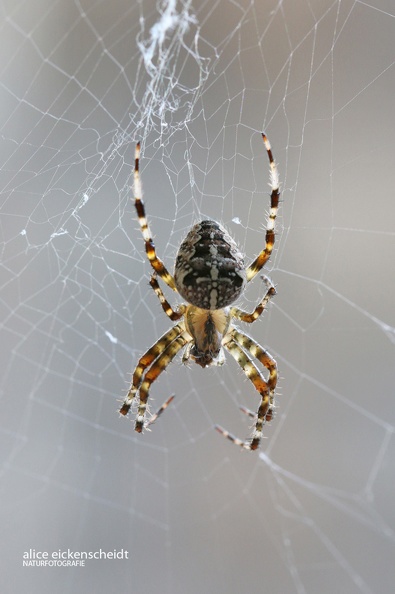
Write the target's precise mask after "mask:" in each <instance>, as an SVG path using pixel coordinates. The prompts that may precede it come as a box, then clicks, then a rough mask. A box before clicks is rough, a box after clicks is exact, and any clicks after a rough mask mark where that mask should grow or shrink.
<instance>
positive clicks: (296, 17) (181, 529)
mask: <svg viewBox="0 0 395 594" xmlns="http://www.w3.org/2000/svg"><path fill="white" fill-rule="evenodd" d="M0 6H1V40H2V41H1V43H2V52H1V58H0V60H1V85H0V93H1V122H2V123H1V144H0V146H1V163H2V167H1V188H2V191H1V204H2V206H1V229H0V230H1V249H2V252H1V254H2V260H1V261H2V264H1V284H2V292H1V302H0V303H1V312H2V314H1V336H2V338H1V349H2V365H1V367H2V373H1V437H2V447H1V452H2V467H1V468H2V483H1V490H0V495H1V500H0V501H1V505H0V510H1V517H2V529H1V533H2V545H3V551H2V553H1V557H0V560H1V561H0V563H1V575H2V580H3V582H5V585H3V587H2V591H3V592H10V593H19V592H29V593H36V592H37V593H38V592H40V593H45V594H46V593H50V592H57V593H59V594H63V593H71V592H73V593H78V594H80V593H81V594H82V593H85V592H93V591H95V592H100V593H107V592H115V591H117V592H121V593H126V592H133V593H134V592H136V593H138V592H148V593H151V592H157V591H160V592H164V593H166V594H167V593H169V594H170V593H175V594H178V593H181V592H188V593H190V594H198V593H201V592H210V593H211V592H212V593H217V592H229V593H230V594H236V593H238V592H242V591H243V592H252V591H258V592H267V593H270V594H284V593H290V594H291V593H298V594H305V593H306V594H307V593H308V594H316V593H317V592H320V593H328V594H331V593H334V592H336V593H344V594H357V593H358V594H360V593H364V594H368V593H380V594H383V593H384V594H387V593H390V592H393V591H394V581H395V580H394V578H395V575H394V573H395V565H394V552H395V551H394V548H395V547H394V540H395V538H394V529H395V512H394V504H393V501H394V484H395V465H394V459H395V439H394V428H395V407H394V404H393V402H394V388H393V386H394V380H395V365H394V340H395V333H394V326H395V313H394V288H395V275H394V269H393V268H394V253H395V252H394V248H395V201H394V187H395V167H394V142H393V135H394V125H395V117H394V105H393V101H394V99H393V98H394V91H395V79H394V39H395V19H394V16H395V12H394V6H393V3H391V2H388V1H385V0H372V1H371V2H369V3H362V2H355V1H354V0H352V1H351V0H343V1H328V0H321V1H319V0H311V1H307V0H300V1H298V2H294V1H291V0H284V1H283V2H278V1H269V0H260V1H255V2H250V1H247V0H241V2H233V1H230V0H217V1H214V2H212V1H210V2H209V1H202V2H198V1H197V0H193V1H192V2H187V1H186V0H184V1H183V2H180V1H178V2H175V1H174V2H170V1H169V2H163V3H160V2H158V3H155V2H154V1H151V0H143V1H140V2H133V1H131V0H115V1H114V0H112V1H111V2H110V1H108V0H107V1H98V0H97V1H84V0H81V1H70V0H69V1H67V0H58V1H55V2H54V1H53V0H35V1H34V2H29V1H27V0H23V1H17V2H15V1H12V2H8V1H7V2H6V1H5V0H2V2H0ZM263 129H264V130H265V131H266V132H267V134H268V136H269V138H270V141H271V143H272V147H273V152H274V155H275V158H276V160H277V162H278V167H279V172H280V178H281V184H282V186H281V187H282V203H281V208H280V213H279V218H278V221H277V237H276V248H275V251H274V253H273V257H272V259H271V261H270V262H269V265H268V266H267V267H266V273H267V274H270V276H271V278H272V280H273V282H274V283H275V284H276V286H277V291H278V295H277V296H276V298H275V300H273V302H272V304H271V305H270V307H268V310H267V311H266V312H265V314H264V316H262V318H261V319H260V320H259V321H257V322H256V323H255V324H253V325H252V326H251V327H249V328H246V331H247V332H249V333H250V334H251V335H252V336H253V337H254V338H255V339H256V340H257V341H259V342H260V343H261V344H263V345H265V346H266V347H267V348H268V349H269V350H270V352H271V353H272V354H273V356H274V357H275V358H276V359H277V362H278V365H279V370H280V380H279V389H278V398H277V405H278V408H277V415H276V418H275V419H274V421H273V422H272V423H271V424H270V425H268V426H266V428H265V439H264V440H263V443H262V447H261V450H260V452H255V453H252V452H246V451H242V450H240V449H239V448H237V447H235V446H234V445H232V444H231V443H230V442H229V441H227V440H225V439H223V438H221V436H219V435H218V433H216V432H215V431H214V430H213V426H214V424H215V423H219V424H221V425H222V426H224V427H226V428H227V429H229V430H230V431H232V432H234V433H235V434H236V435H238V436H239V437H243V438H245V437H248V436H249V435H250V425H251V420H250V419H248V418H246V417H245V416H244V415H242V414H241V413H240V412H239V410H238V405H239V404H243V405H246V406H248V407H249V408H252V409H256V408H257V405H258V400H259V399H258V396H257V394H256V392H255V391H254V389H253V386H252V385H251V384H250V382H248V381H247V379H246V378H245V377H244V375H243V374H242V372H241V371H240V369H238V366H237V365H236V363H235V361H234V360H233V359H231V357H229V356H228V357H227V363H226V365H225V366H224V367H223V368H213V369H208V370H203V369H201V368H199V367H198V366H197V365H190V366H189V367H186V366H183V365H182V364H181V360H180V357H179V358H178V359H177V360H176V361H175V362H174V363H173V364H172V365H171V366H170V367H169V368H168V370H167V372H166V373H164V374H163V375H162V376H161V377H160V378H159V380H158V381H157V383H156V384H155V385H154V386H153V388H152V391H151V403H152V408H153V410H154V409H155V408H156V407H158V406H159V405H160V404H161V403H162V402H163V401H164V400H166V398H167V397H168V396H169V395H170V394H173V393H174V394H176V399H175V400H174V402H173V403H172V404H171V407H169V408H168V409H167V410H166V412H165V414H164V415H163V416H162V417H161V419H160V420H159V421H158V422H157V423H156V424H155V425H154V426H152V428H151V429H152V431H150V432H149V431H147V432H145V434H144V435H142V436H141V435H137V434H136V433H135V432H134V431H133V424H132V420H131V419H124V418H119V415H118V413H117V408H119V405H120V401H121V399H122V396H123V395H124V394H125V391H126V389H127V385H128V381H129V379H130V374H131V371H132V369H133V367H134V365H135V364H136V362H137V360H138V357H139V356H140V355H141V354H142V353H143V352H144V351H145V350H146V349H147V348H148V347H149V346H151V344H152V343H153V342H154V341H155V340H156V338H157V337H159V336H160V334H161V333H163V332H165V331H166V329H168V328H169V327H170V325H171V322H170V320H168V319H167V318H166V316H165V315H164V313H163V312H162V310H161V308H160V304H159V302H158V301H157V298H156V297H155V295H154V294H153V292H152V291H151V289H150V288H149V286H148V278H149V274H150V267H149V265H148V263H147V262H146V259H145V255H144V247H143V242H142V239H141V234H140V231H139V228H138V224H137V221H136V217H135V212H134V207H133V203H132V201H131V199H130V198H131V196H132V190H131V184H132V166H133V159H134V146H135V143H136V141H137V140H139V139H140V140H141V141H142V147H143V153H142V161H141V175H142V182H143V187H144V197H145V202H146V207H147V211H148V214H149V219H150V223H151V227H152V231H153V233H154V236H155V241H156V245H157V249H158V252H159V254H160V255H161V257H162V258H163V259H164V260H165V262H166V264H167V265H168V267H169V268H170V269H172V261H173V259H174V256H175V253H176V250H177V247H178V245H179V243H180V241H181V240H182V238H183V237H184V236H185V234H186V232H187V231H188V229H189V227H190V226H191V225H192V224H193V223H194V222H196V221H197V220H199V218H200V217H210V218H214V219H217V220H219V221H221V222H222V223H223V224H225V225H226V227H227V229H228V230H229V231H230V232H231V233H232V235H233V236H234V237H235V239H236V240H237V242H238V243H239V245H240V247H241V248H242V250H243V251H244V252H245V254H246V258H247V262H248V261H250V260H251V259H252V258H253V257H254V255H256V254H257V253H258V252H259V250H260V249H262V246H263V241H264V228H265V221H266V215H267V211H268V208H269V198H268V195H269V186H268V182H269V168H268V160H267V155H266V152H265V149H264V147H263V144H262V140H261V137H260V132H261V130H263ZM262 291H263V288H262V285H261V282H260V281H259V279H256V280H255V282H254V283H252V286H251V287H249V289H248V291H247V292H246V294H245V295H244V296H243V299H242V300H241V302H240V304H241V305H243V306H244V307H245V308H246V309H249V310H252V309H253V308H254V306H255V304H256V302H257V301H258V299H259V296H260V295H262ZM166 294H167V296H168V297H169V298H170V299H171V301H172V303H173V304H175V303H176V302H177V298H176V297H175V295H174V294H169V292H166ZM30 548H32V549H33V548H34V549H36V550H40V551H48V552H49V553H51V552H53V551H58V550H59V549H60V550H67V549H71V550H73V551H97V550H99V549H102V550H105V551H107V550H113V549H117V550H119V549H122V548H123V549H125V550H127V551H128V552H129V556H130V558H129V560H118V561H110V560H108V561H104V560H101V561H87V563H86V566H85V567H76V568H67V567H65V568H55V567H52V568H48V567H47V568H32V567H22V557H23V553H24V552H25V551H28V550H29V549H30Z"/></svg>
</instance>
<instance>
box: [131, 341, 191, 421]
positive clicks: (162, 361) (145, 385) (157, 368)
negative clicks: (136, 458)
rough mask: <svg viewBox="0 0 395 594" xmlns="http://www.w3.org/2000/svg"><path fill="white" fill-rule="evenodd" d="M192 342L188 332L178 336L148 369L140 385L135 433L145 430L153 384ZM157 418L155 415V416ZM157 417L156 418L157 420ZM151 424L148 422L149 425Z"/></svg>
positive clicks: (165, 405) (165, 406)
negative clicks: (146, 414) (189, 341)
mask: <svg viewBox="0 0 395 594" xmlns="http://www.w3.org/2000/svg"><path fill="white" fill-rule="evenodd" d="M188 340H190V337H189V335H188V333H187V332H184V333H183V334H181V335H180V336H178V337H177V338H176V339H175V340H173V342H172V343H170V344H169V346H168V347H167V348H166V349H165V351H164V352H163V353H162V354H161V355H160V356H159V357H158V358H157V359H156V360H155V361H154V362H153V364H152V365H151V367H150V368H149V369H148V371H147V373H146V374H145V376H144V379H143V381H142V382H141V385H140V402H139V407H138V411H137V417H136V422H135V425H134V429H135V431H137V432H138V433H141V432H142V430H143V428H144V418H145V412H146V410H147V401H148V395H149V390H150V387H151V384H153V382H154V381H155V380H156V379H157V378H158V376H159V375H160V374H161V373H162V371H164V370H165V369H166V367H167V366H168V365H169V363H170V362H171V361H172V360H173V359H174V357H175V356H176V355H177V353H178V352H179V351H180V350H181V349H182V347H183V346H185V345H186V343H187V342H188ZM168 404H169V400H167V401H166V402H165V404H164V405H162V407H161V408H160V409H159V411H158V413H157V417H158V416H159V414H161V412H163V410H164V409H165V408H167V406H168ZM154 416H155V415H154ZM157 417H156V418H157ZM150 424H151V423H150V422H148V425H150Z"/></svg>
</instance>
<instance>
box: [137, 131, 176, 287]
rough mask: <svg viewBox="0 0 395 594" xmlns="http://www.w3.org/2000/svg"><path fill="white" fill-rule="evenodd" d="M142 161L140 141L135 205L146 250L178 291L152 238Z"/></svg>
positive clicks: (155, 267) (151, 262)
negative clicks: (142, 179) (143, 184)
mask: <svg viewBox="0 0 395 594" xmlns="http://www.w3.org/2000/svg"><path fill="white" fill-rule="evenodd" d="M139 163H140V143H139V142H138V143H137V144H136V152H135V160H134V205H135V207H136V211H137V217H138V220H139V223H140V227H141V232H142V234H143V238H144V241H145V251H146V252H147V257H148V260H149V261H150V264H151V266H152V268H153V269H154V270H155V272H157V274H159V276H160V277H161V278H162V280H163V281H164V282H165V283H166V285H168V286H169V287H170V288H172V289H173V291H177V289H176V285H175V283H174V279H173V277H172V275H171V274H170V272H168V270H167V268H166V266H165V265H164V264H163V262H162V260H161V259H160V258H158V256H157V255H156V251H155V245H154V242H153V239H152V235H151V231H150V229H149V226H148V222H147V217H146V215H145V208H144V203H143V201H142V188H141V181H140V172H139Z"/></svg>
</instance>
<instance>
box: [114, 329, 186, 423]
mask: <svg viewBox="0 0 395 594" xmlns="http://www.w3.org/2000/svg"><path fill="white" fill-rule="evenodd" d="M184 331H185V327H184V324H183V323H181V324H176V325H175V326H173V328H171V329H170V330H168V331H167V332H166V333H165V334H163V336H161V337H160V338H159V340H157V341H156V343H155V344H154V345H152V347H151V348H150V349H148V351H147V352H146V353H144V355H143V356H142V357H141V358H140V360H139V362H138V363H137V366H136V369H135V370H134V372H133V377H132V382H131V384H130V388H129V392H128V393H127V396H126V398H125V400H124V402H123V405H122V407H121V409H120V411H119V412H120V413H121V415H124V416H126V415H127V414H128V412H129V410H130V407H131V406H132V404H133V401H134V398H135V396H136V392H137V390H138V389H139V386H140V384H141V381H142V377H143V374H144V371H145V369H147V367H149V366H150V365H151V364H152V363H153V362H154V361H155V359H157V358H158V357H159V355H160V354H161V353H163V352H164V351H165V350H166V349H167V347H168V346H169V345H170V344H171V343H172V342H173V341H174V340H175V339H176V338H177V337H178V336H180V334H182V333H183V332H184Z"/></svg>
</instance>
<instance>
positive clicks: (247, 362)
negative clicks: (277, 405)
mask: <svg viewBox="0 0 395 594" xmlns="http://www.w3.org/2000/svg"><path fill="white" fill-rule="evenodd" d="M230 335H231V338H230V340H228V341H227V342H226V343H225V344H224V347H225V348H226V349H227V350H228V351H229V352H230V354H231V355H232V356H233V357H234V358H235V359H236V361H237V362H238V364H239V365H240V367H241V368H242V369H243V371H244V373H245V374H246V376H247V377H248V379H249V380H251V382H252V383H253V384H254V386H255V388H256V390H257V391H258V392H259V393H260V395H261V402H260V405H259V408H258V412H257V414H256V423H255V429H254V433H253V435H252V439H251V441H243V440H241V439H239V438H237V437H234V436H233V435H231V434H230V433H229V431H226V430H225V429H223V428H222V427H219V426H217V427H216V429H217V431H219V433H222V435H224V436H225V437H226V438H228V439H230V441H232V442H233V443H235V444H236V445H239V446H241V447H243V448H245V449H247V450H256V449H257V448H258V447H259V443H260V441H261V438H262V428H263V425H264V423H265V422H266V421H270V420H271V419H272V416H273V409H274V390H275V387H276V384H277V364H276V362H275V360H274V359H273V357H272V356H271V355H269V353H268V352H267V351H265V349H263V348H262V347H261V346H260V345H259V344H257V343H255V342H254V341H253V340H252V339H251V338H250V337H249V336H246V335H245V334H243V333H241V332H239V331H238V330H236V329H234V330H232V331H231V333H230ZM243 349H244V350H243ZM245 351H246V352H245ZM249 354H251V355H252V356H253V357H255V358H256V359H258V361H259V362H260V363H262V365H264V366H265V367H266V369H267V370H268V371H269V377H268V379H267V381H265V380H264V378H263V377H262V375H261V373H260V372H259V370H258V368H257V367H256V365H255V364H254V363H253V362H252V361H251V359H250V356H249ZM242 410H243V412H246V414H248V415H250V416H252V414H253V413H251V411H249V410H248V409H242ZM254 417H255V415H254Z"/></svg>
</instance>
